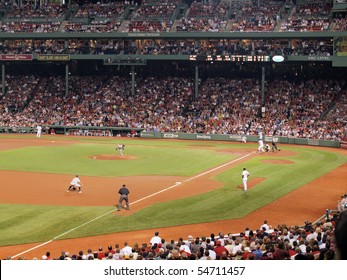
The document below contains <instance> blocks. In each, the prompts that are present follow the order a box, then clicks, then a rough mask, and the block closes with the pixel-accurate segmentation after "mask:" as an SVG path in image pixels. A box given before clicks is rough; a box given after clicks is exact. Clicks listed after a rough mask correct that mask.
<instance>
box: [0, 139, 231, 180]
mask: <svg viewBox="0 0 347 280" xmlns="http://www.w3.org/2000/svg"><path fill="white" fill-rule="evenodd" d="M125 153H126V154H128V155H132V156H135V157H136V158H137V159H136V160H93V159H91V158H90V157H92V156H93V155H100V154H111V155H112V154H113V155H114V154H117V151H116V150H115V148H114V147H113V146H111V145H105V144H95V143H85V144H74V145H69V146H56V147H25V148H19V149H15V150H7V151H0V169H2V170H18V171H31V172H46V173H58V174H80V175H86V176H130V175H168V176H170V175H171V176H174V175H177V176H191V175H193V174H195V173H199V172H202V171H204V170H206V169H208V168H210V167H213V166H216V165H218V164H221V163H223V162H226V161H228V160H231V159H233V158H235V156H232V155H226V154H221V153H216V152H215V151H214V150H211V149H210V150H202V149H192V148H185V147H182V148H177V147H174V148H173V147H152V148H143V147H136V146H131V147H128V148H126V151H125Z"/></svg>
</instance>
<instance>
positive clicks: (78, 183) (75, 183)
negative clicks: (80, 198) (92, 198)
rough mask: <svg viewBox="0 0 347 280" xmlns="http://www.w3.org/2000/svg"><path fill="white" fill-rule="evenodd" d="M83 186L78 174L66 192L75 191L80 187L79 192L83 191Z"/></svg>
mask: <svg viewBox="0 0 347 280" xmlns="http://www.w3.org/2000/svg"><path fill="white" fill-rule="evenodd" d="M82 186H83V184H82V182H81V180H80V178H78V175H76V177H75V178H73V179H72V181H71V182H70V186H69V188H68V189H67V191H66V192H69V191H71V190H72V191H75V190H76V189H77V188H78V193H82V191H81V188H82Z"/></svg>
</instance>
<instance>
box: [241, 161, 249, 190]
mask: <svg viewBox="0 0 347 280" xmlns="http://www.w3.org/2000/svg"><path fill="white" fill-rule="evenodd" d="M249 175H250V174H249V172H248V171H247V169H246V167H244V168H243V171H242V181H243V190H244V191H245V192H246V191H247V180H248V176H249Z"/></svg>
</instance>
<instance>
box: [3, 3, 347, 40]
mask: <svg viewBox="0 0 347 280" xmlns="http://www.w3.org/2000/svg"><path fill="white" fill-rule="evenodd" d="M140 2H141V3H140ZM4 7H6V8H7V13H6V14H5V15H4V16H3V18H2V19H1V18H0V20H1V28H0V32H12V33H13V32H117V31H118V32H169V31H173V32H175V31H177V32H187V31H196V32H221V31H223V32H228V31H232V32H269V31H283V32H284V31H298V32H309V31H328V30H331V31H343V30H346V22H347V20H346V13H343V12H342V13H341V12H332V7H333V5H332V3H326V1H321V2H317V1H312V3H310V2H308V3H305V4H302V3H296V4H295V3H292V1H288V0H283V1H271V0H263V1H252V0H248V1H244V3H243V4H240V6H238V7H234V6H232V5H229V4H228V3H227V2H224V1H212V0H210V1H205V0H194V1H190V2H185V1H182V0H166V1H158V0H143V1H139V2H134V1H127V0H119V1H111V0H100V1H99V2H95V1H90V2H88V1H86V2H84V3H83V4H77V3H72V4H71V5H70V6H66V5H57V4H50V3H44V4H42V5H41V6H34V5H33V4H30V3H28V4H26V2H25V1H23V4H22V5H20V6H19V5H18V4H16V3H15V2H14V3H11V4H7V5H5V6H4ZM182 9H183V10H182ZM182 11H183V12H182ZM19 19H20V21H22V22H23V21H25V22H27V23H30V24H31V25H35V26H31V25H30V26H29V27H28V26H27V25H25V24H24V25H21V24H19V25H18V24H17V23H16V22H17V21H18V20H19ZM100 25H107V28H106V27H104V28H101V27H100Z"/></svg>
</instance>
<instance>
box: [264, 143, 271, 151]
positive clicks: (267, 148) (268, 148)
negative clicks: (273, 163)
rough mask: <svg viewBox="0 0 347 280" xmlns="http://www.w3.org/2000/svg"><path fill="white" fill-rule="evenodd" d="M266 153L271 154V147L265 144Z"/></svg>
mask: <svg viewBox="0 0 347 280" xmlns="http://www.w3.org/2000/svg"><path fill="white" fill-rule="evenodd" d="M265 152H270V145H269V144H268V143H265Z"/></svg>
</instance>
